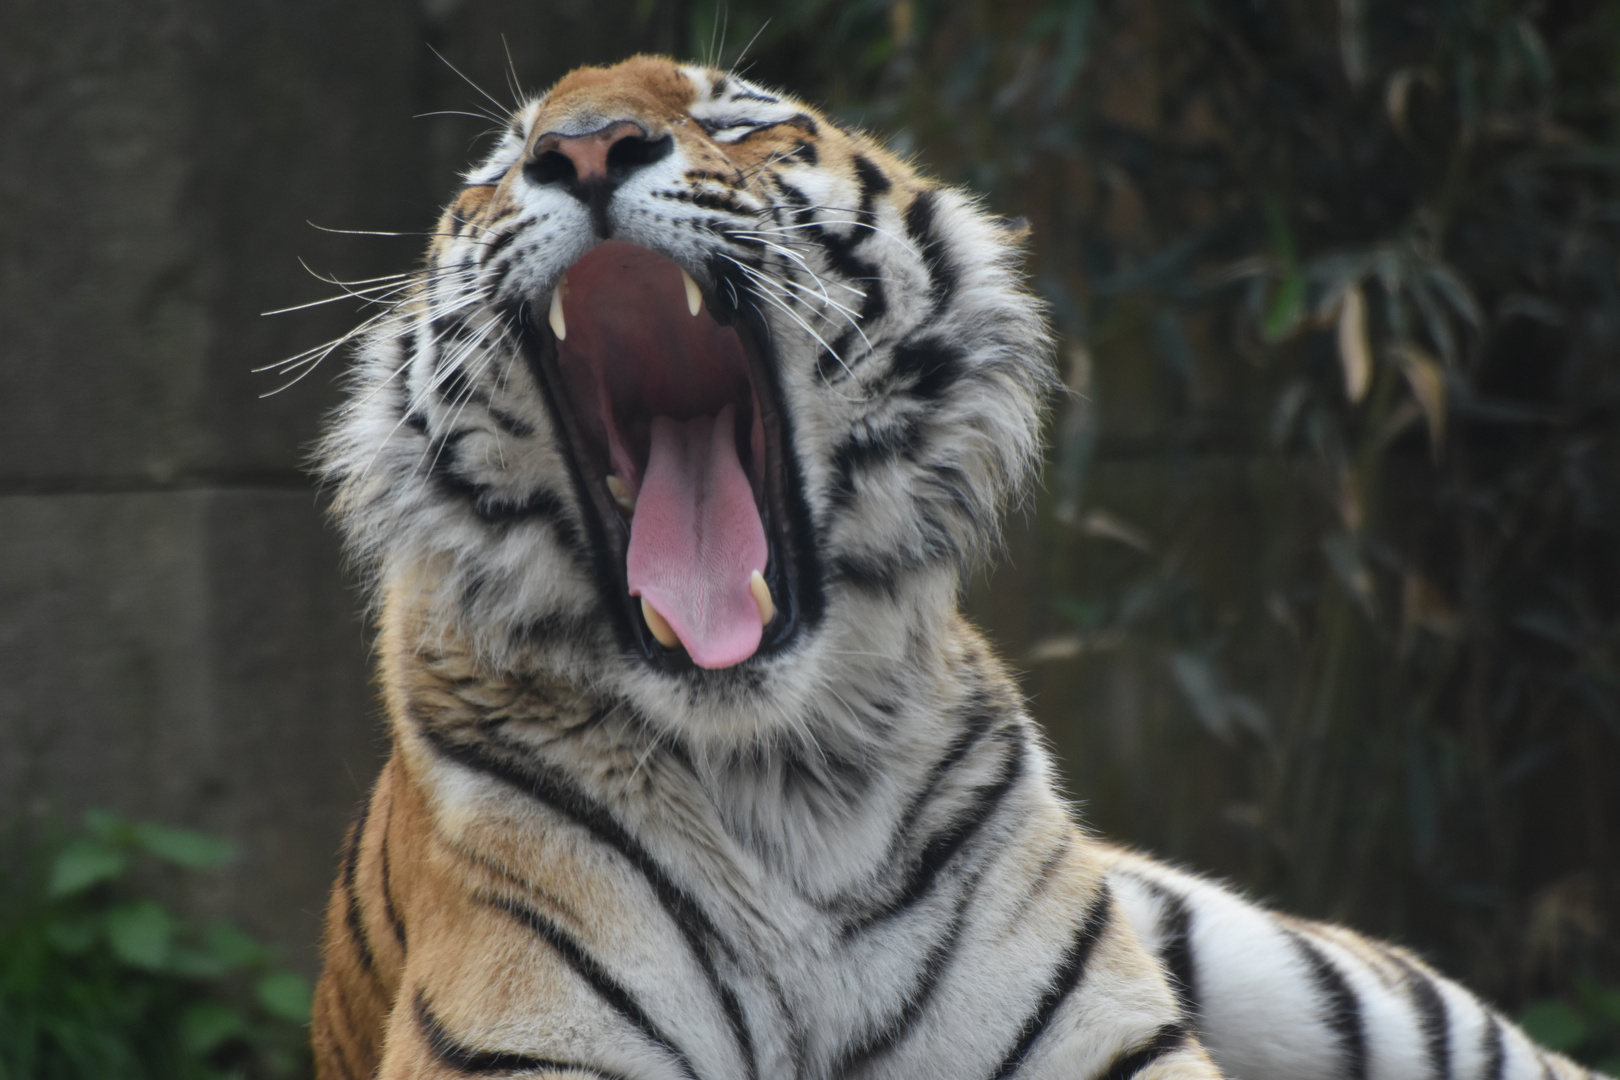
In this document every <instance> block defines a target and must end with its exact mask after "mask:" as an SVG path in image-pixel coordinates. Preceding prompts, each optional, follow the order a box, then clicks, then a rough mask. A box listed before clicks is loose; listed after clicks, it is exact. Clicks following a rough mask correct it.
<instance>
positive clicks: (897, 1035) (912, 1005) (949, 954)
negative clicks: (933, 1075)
mask: <svg viewBox="0 0 1620 1080" xmlns="http://www.w3.org/2000/svg"><path fill="white" fill-rule="evenodd" d="M979 880H980V875H977V874H975V875H974V878H973V881H972V882H971V883H970V884H969V886H968V887H967V888H966V889H964V890H963V891H962V895H961V897H960V898H959V899H958V900H957V902H956V911H955V913H954V914H952V916H951V921H950V924H949V925H948V926H947V927H946V928H945V933H944V934H943V935H941V937H940V940H939V941H938V942H937V943H935V945H934V946H933V947H932V948H931V949H929V950H928V955H927V956H926V957H924V959H923V966H922V970H921V972H920V973H919V974H918V976H917V983H916V985H915V986H913V987H912V988H911V993H910V994H909V995H908V996H907V998H906V1000H905V1001H904V1002H902V1003H901V1005H900V1008H898V1009H896V1010H895V1012H894V1014H893V1015H892V1016H890V1017H889V1018H888V1019H885V1020H883V1021H880V1022H879V1023H876V1024H874V1025H872V1027H873V1033H872V1034H871V1035H869V1036H868V1037H867V1038H866V1039H865V1040H864V1041H863V1042H861V1043H860V1044H858V1045H856V1046H851V1047H849V1048H847V1049H846V1050H845V1051H844V1053H843V1054H842V1055H840V1057H839V1059H838V1064H837V1066H836V1067H834V1068H833V1070H832V1072H831V1075H832V1076H848V1075H849V1074H850V1073H852V1072H856V1071H864V1070H865V1068H866V1066H868V1065H869V1064H870V1063H871V1062H872V1060H873V1059H874V1058H876V1057H878V1056H879V1055H881V1054H886V1053H888V1052H889V1051H891V1050H893V1049H894V1048H895V1047H896V1046H899V1045H900V1043H901V1042H902V1041H904V1040H905V1038H906V1036H907V1035H909V1034H911V1031H912V1029H913V1028H914V1027H916V1025H917V1021H918V1020H919V1019H920V1018H921V1017H922V1013H923V1009H924V1008H926V1007H927V1006H928V1003H929V1002H930V1001H932V1000H933V997H934V991H935V990H937V989H938V988H939V981H940V979H941V978H942V977H943V976H944V974H945V971H946V969H948V968H949V967H950V966H951V961H953V960H955V959H956V954H957V952H958V951H959V950H960V946H961V941H962V930H963V928H964V927H965V926H966V924H967V911H968V907H969V905H970V903H971V901H972V900H973V898H974V897H975V896H976V895H977V893H978V885H979Z"/></svg>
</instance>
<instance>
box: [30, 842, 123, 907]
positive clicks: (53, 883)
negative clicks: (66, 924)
mask: <svg viewBox="0 0 1620 1080" xmlns="http://www.w3.org/2000/svg"><path fill="white" fill-rule="evenodd" d="M127 865H128V860H127V859H125V858H124V855H123V853H122V852H119V851H114V850H113V849H112V848H110V847H108V846H107V845H106V844H103V843H101V842H99V841H96V840H90V839H82V840H75V841H73V842H72V843H71V844H69V845H68V846H67V847H65V848H63V849H62V850H61V851H59V852H57V853H56V858H55V860H53V861H52V863H51V880H50V884H49V886H48V887H47V890H46V891H47V893H48V895H50V896H52V897H63V896H73V895H75V894H76V893H81V892H83V891H84V890H86V889H88V888H89V887H90V886H92V885H95V884H98V883H99V882H103V881H107V880H109V879H111V878H115V877H117V876H118V875H119V874H122V873H123V872H124V868H125V867H126V866H127Z"/></svg>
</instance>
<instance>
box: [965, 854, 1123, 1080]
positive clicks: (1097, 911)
mask: <svg viewBox="0 0 1620 1080" xmlns="http://www.w3.org/2000/svg"><path fill="white" fill-rule="evenodd" d="M1113 913H1114V897H1113V893H1112V892H1111V891H1110V890H1109V888H1108V883H1107V882H1106V881H1105V882H1103V883H1102V885H1100V886H1099V887H1098V889H1097V894H1096V895H1095V896H1094V897H1092V899H1091V903H1090V904H1088V905H1086V912H1085V914H1084V915H1083V916H1082V917H1081V919H1080V925H1079V926H1078V927H1076V928H1075V932H1074V940H1073V941H1072V942H1070V944H1069V948H1068V950H1067V951H1066V952H1065V953H1064V955H1063V960H1062V961H1061V962H1060V963H1059V964H1058V967H1057V970H1056V971H1055V972H1054V973H1053V975H1052V980H1051V982H1050V983H1048V984H1047V987H1046V992H1045V993H1043V994H1042V995H1041V999H1040V1001H1038V1002H1036V1004H1035V1010H1034V1011H1033V1012H1031V1013H1030V1014H1029V1016H1028V1017H1027V1018H1026V1019H1025V1020H1024V1023H1023V1026H1022V1028H1021V1029H1020V1034H1019V1036H1018V1041H1017V1042H1016V1043H1014V1044H1013V1048H1012V1049H1011V1050H1009V1051H1007V1056H1006V1057H1004V1058H1002V1059H1001V1064H1000V1065H999V1066H997V1068H996V1071H995V1072H993V1073H991V1074H990V1076H991V1080H1004V1078H1005V1077H1008V1076H1011V1075H1012V1074H1013V1073H1014V1072H1016V1071H1017V1070H1018V1069H1019V1068H1020V1067H1021V1066H1022V1065H1023V1064H1024V1060H1025V1059H1026V1058H1027V1057H1029V1052H1030V1050H1031V1049H1032V1048H1033V1047H1034V1045H1035V1041H1036V1040H1037V1039H1039V1038H1040V1037H1041V1034H1042V1033H1043V1032H1044V1031H1045V1030H1046V1029H1047V1026H1048V1025H1050V1024H1051V1023H1052V1017H1054V1016H1056V1015H1057V1011H1058V1007H1059V1006H1061V1005H1062V1004H1063V1002H1064V1000H1065V999H1067V998H1068V996H1069V994H1070V993H1072V992H1073V991H1074V989H1075V987H1077V986H1079V985H1080V982H1081V980H1083V979H1084V978H1085V975H1086V961H1087V960H1089V959H1090V958H1091V950H1092V949H1094V948H1096V946H1097V939H1098V938H1100V937H1102V935H1103V931H1104V930H1106V929H1107V928H1108V925H1109V923H1110V921H1111V920H1112V918H1113Z"/></svg>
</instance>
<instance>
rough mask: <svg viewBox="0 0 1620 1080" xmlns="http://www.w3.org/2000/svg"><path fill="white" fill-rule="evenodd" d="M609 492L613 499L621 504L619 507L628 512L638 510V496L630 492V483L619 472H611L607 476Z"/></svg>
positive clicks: (631, 512)
mask: <svg viewBox="0 0 1620 1080" xmlns="http://www.w3.org/2000/svg"><path fill="white" fill-rule="evenodd" d="M607 489H608V494H609V495H612V496H613V501H614V502H616V503H618V504H619V509H620V510H623V511H624V512H625V513H627V514H634V513H635V512H636V497H635V496H634V495H632V494H630V485H629V484H627V483H625V482H624V478H623V477H621V476H620V475H619V474H618V473H609V474H608V478H607Z"/></svg>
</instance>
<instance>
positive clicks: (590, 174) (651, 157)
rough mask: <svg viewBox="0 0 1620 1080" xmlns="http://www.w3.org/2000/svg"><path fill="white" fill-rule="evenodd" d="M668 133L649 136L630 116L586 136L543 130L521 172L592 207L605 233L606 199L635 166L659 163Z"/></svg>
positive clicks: (668, 142)
mask: <svg viewBox="0 0 1620 1080" xmlns="http://www.w3.org/2000/svg"><path fill="white" fill-rule="evenodd" d="M674 144H675V140H674V138H673V137H672V136H669V135H664V136H663V137H661V138H657V139H654V138H651V137H649V136H648V134H647V130H646V129H645V128H643V127H642V126H641V125H640V124H638V123H636V122H635V121H634V120H620V121H617V122H616V123H612V124H609V125H608V126H607V127H604V128H601V129H599V130H597V131H592V132H590V133H588V134H585V135H563V134H561V133H559V132H555V131H552V132H547V133H546V134H544V135H542V136H540V138H538V139H536V140H535V143H534V148H533V149H532V150H531V151H530V154H529V162H528V164H527V165H525V166H524V168H523V173H524V175H525V176H527V177H528V178H529V181H530V182H531V183H534V184H538V185H540V186H542V187H544V186H552V185H555V186H560V187H561V188H562V189H563V190H565V191H567V192H568V193H569V194H570V195H572V196H574V198H576V199H578V200H579V201H580V202H582V203H584V204H585V205H586V207H587V208H589V210H590V211H591V221H592V223H593V224H594V225H595V226H596V231H597V234H598V235H600V236H602V237H606V236H607V235H608V231H609V225H608V221H607V208H608V202H609V200H611V199H612V197H613V193H614V191H616V190H617V189H618V187H619V185H620V184H622V183H624V182H625V181H626V180H628V179H629V178H630V177H631V176H632V175H634V174H635V173H636V172H637V171H638V170H640V169H643V168H645V167H646V166H648V165H651V164H653V163H654V162H657V161H662V160H663V159H664V158H665V157H667V156H668V155H669V152H670V151H671V150H672V149H673V148H674Z"/></svg>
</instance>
